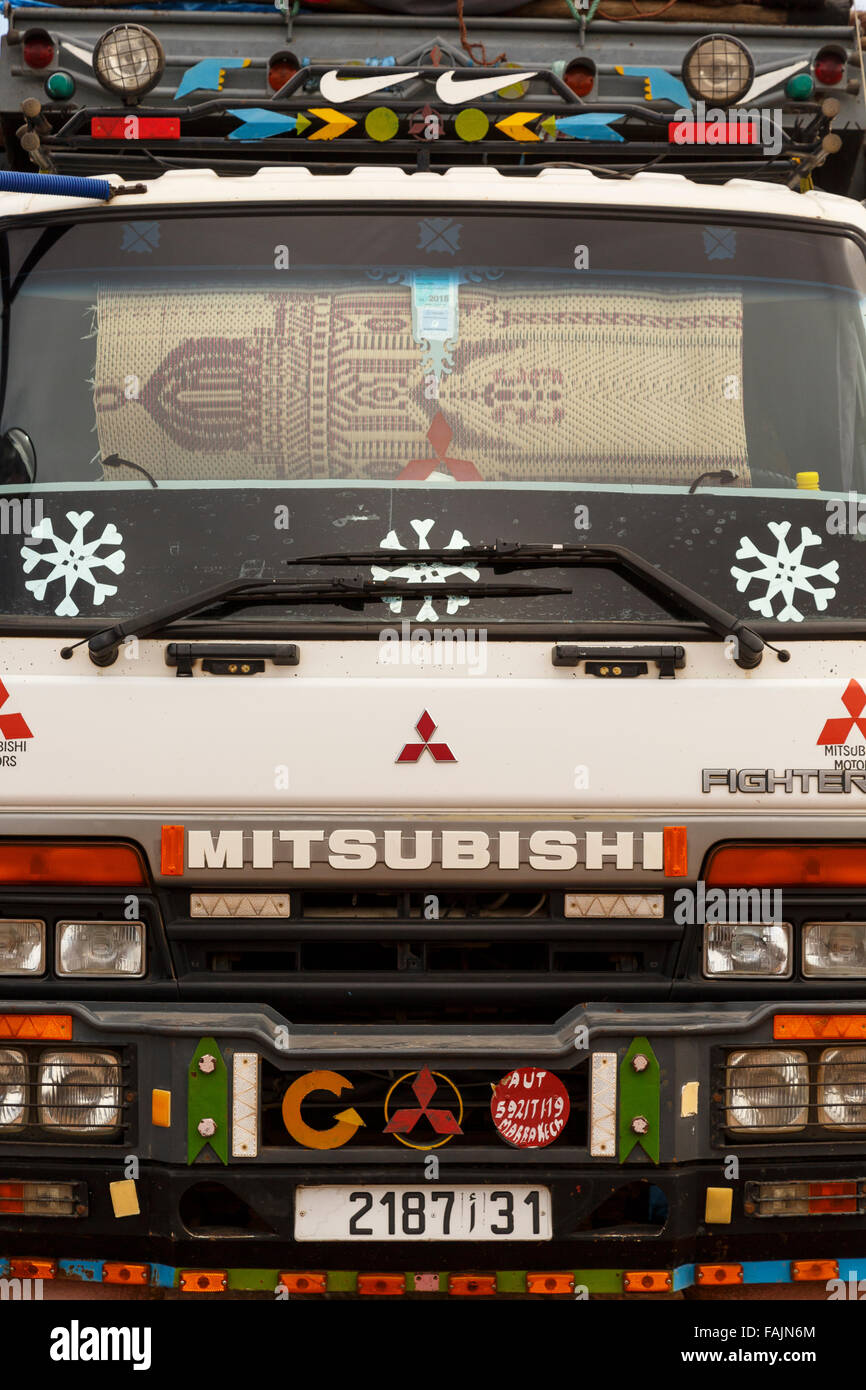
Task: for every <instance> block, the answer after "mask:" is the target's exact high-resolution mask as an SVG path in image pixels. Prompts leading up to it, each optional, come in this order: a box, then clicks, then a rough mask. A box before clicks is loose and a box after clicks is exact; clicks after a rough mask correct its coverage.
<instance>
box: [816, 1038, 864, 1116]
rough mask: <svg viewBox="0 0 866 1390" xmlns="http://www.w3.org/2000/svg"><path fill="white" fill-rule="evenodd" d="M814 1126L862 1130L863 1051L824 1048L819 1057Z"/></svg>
mask: <svg viewBox="0 0 866 1390" xmlns="http://www.w3.org/2000/svg"><path fill="white" fill-rule="evenodd" d="M818 1123H819V1124H822V1125H826V1126H827V1128H828V1129H866V1047H828V1048H827V1050H826V1051H825V1052H822V1053H821V1059H820V1064H819V1067H818Z"/></svg>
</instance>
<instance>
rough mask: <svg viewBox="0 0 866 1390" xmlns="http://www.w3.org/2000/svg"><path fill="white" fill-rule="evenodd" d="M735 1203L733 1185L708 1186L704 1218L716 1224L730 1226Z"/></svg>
mask: <svg viewBox="0 0 866 1390" xmlns="http://www.w3.org/2000/svg"><path fill="white" fill-rule="evenodd" d="M733 1205H734V1189H733V1188H732V1187H708V1188H707V1200H706V1206H705V1207H704V1220H705V1221H706V1222H708V1223H712V1224H713V1225H715V1226H729V1225H730V1222H731V1211H732V1210H733Z"/></svg>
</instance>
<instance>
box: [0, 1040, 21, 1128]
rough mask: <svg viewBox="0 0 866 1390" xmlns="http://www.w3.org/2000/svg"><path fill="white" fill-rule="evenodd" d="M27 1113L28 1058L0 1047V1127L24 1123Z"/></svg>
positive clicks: (9, 1048)
mask: <svg viewBox="0 0 866 1390" xmlns="http://www.w3.org/2000/svg"><path fill="white" fill-rule="evenodd" d="M26 1115H27V1059H26V1058H25V1056H24V1053H23V1052H16V1051H14V1050H13V1049H12V1048H11V1047H0V1129H11V1128H12V1126H13V1125H23V1124H24V1121H25V1118H26Z"/></svg>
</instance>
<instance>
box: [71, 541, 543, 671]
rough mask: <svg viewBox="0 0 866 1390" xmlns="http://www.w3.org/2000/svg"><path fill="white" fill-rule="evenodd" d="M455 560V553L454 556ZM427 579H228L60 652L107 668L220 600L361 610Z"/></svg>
mask: <svg viewBox="0 0 866 1390" xmlns="http://www.w3.org/2000/svg"><path fill="white" fill-rule="evenodd" d="M452 558H453V556H452ZM431 590H432V586H431V584H430V582H429V581H428V582H427V583H421V584H408V583H402V582H401V583H397V582H395V581H393V580H383V581H380V582H374V581H373V580H365V581H363V582H361V583H358V584H350V583H347V582H346V581H345V580H343V579H335V580H334V581H333V582H332V583H330V584H315V583H314V584H291V583H288V582H287V581H286V580H284V579H232V580H228V581H227V582H226V583H224V584H218V585H217V586H216V587H215V588H212V589H204V590H203V591H202V592H201V593H198V594H194V595H192V596H189V595H188V596H187V597H186V598H183V599H176V600H173V601H172V602H171V603H166V604H165V605H163V607H162V608H154V609H152V610H151V611H150V612H149V613H139V614H138V615H137V616H136V617H134V618H126V619H124V621H123V622H119V623H114V624H112V626H111V627H106V628H100V630H99V631H98V632H94V633H92V634H91V635H90V637H82V639H81V642H74V643H73V644H72V646H71V647H63V648H62V649H61V652H60V655H61V656H62V657H63V658H64V659H66V658H67V657H70V656H71V655H72V653H73V652H74V650H75V648H76V647H80V646H81V645H82V644H83V643H84V642H86V643H87V646H88V650H89V652H90V660H91V661H92V662H94V664H95V665H97V666H110V665H111V664H112V662H113V661H116V660H117V653H118V651H119V649H120V647H121V644H122V643H123V642H124V641H125V640H126V638H127V637H149V636H150V635H151V633H154V632H157V631H158V630H159V629H160V628H163V627H166V626H167V625H168V624H169V623H175V622H178V621H179V620H180V619H181V618H190V617H192V616H193V615H194V614H196V613H203V612H204V611H205V610H206V609H208V608H214V607H216V606H218V605H219V604H221V603H232V604H240V605H241V606H245V605H246V604H253V603H330V604H333V605H334V606H335V607H339V608H353V609H357V610H361V609H363V608H364V607H365V606H366V605H367V604H369V603H380V602H381V601H382V600H383V599H390V598H416V599H421V600H423V599H425V598H430V597H431ZM570 593H571V590H570V589H564V588H561V587H559V588H557V587H554V586H553V585H540V584H479V583H478V582H477V581H475V582H473V581H471V580H466V579H463V580H451V579H449V580H448V597H451V598H464V597H465V598H535V597H536V596H537V595H539V594H570Z"/></svg>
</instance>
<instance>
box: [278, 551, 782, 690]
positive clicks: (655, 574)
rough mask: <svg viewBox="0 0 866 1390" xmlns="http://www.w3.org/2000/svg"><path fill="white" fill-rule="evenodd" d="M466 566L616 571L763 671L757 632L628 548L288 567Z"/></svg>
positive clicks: (360, 554)
mask: <svg viewBox="0 0 866 1390" xmlns="http://www.w3.org/2000/svg"><path fill="white" fill-rule="evenodd" d="M458 556H459V558H460V563H461V564H463V565H486V566H488V567H489V568H490V569H493V570H496V571H497V572H498V573H500V574H504V573H507V572H508V571H509V570H522V569H542V568H545V569H549V568H551V567H553V568H557V569H565V568H571V567H572V566H574V567H577V566H582V565H586V566H594V567H596V568H600V569H613V570H617V571H618V572H619V573H620V574H622V575H623V576H624V577H625V578H626V579H628V581H629V582H630V583H631V585H632V586H633V588H635V589H637V590H639V591H640V592H641V593H645V594H647V595H648V596H649V597H651V598H654V599H658V598H661V599H662V600H667V601H668V602H669V603H673V604H675V605H679V607H680V608H681V609H683V610H684V611H685V612H686V613H687V614H688V615H689V617H692V618H699V619H700V620H701V622H703V623H705V624H706V626H707V627H708V628H709V629H710V631H711V632H714V633H715V634H716V636H717V637H721V638H726V637H736V639H737V648H736V651H737V654H736V656H735V657H734V661H735V663H736V665H737V666H739V667H741V668H742V669H743V670H745V671H750V670H752V669H753V668H754V667H755V666H760V664H761V658H762V656H763V652H764V646H765V643H764V641H763V640H762V638H760V637H759V636H758V634H757V632H755V631H753V629H752V628H750V627H748V626H747V624H746V623H744V622H743V620H742V618H737V617H736V616H735V615H734V614H733V613H729V612H728V611H727V610H726V609H724V608H720V607H719V605H718V604H717V603H713V601H712V600H711V599H708V598H704V596H703V594H699V593H698V591H697V589H693V588H692V587H691V586H690V585H689V584H684V583H683V582H682V580H680V579H674V577H673V575H671V574H667V573H666V572H665V570H661V569H658V568H657V567H656V566H655V565H654V564H652V563H651V562H650V561H649V560H645V559H644V557H643V556H642V555H638V553H637V551H634V550H629V549H628V548H627V547H626V546H624V545H592V544H590V543H588V542H585V543H582V544H580V545H521V544H519V543H518V542H516V541H503V540H498V541H496V542H495V544H494V545H476V546H469V547H467V548H466V549H464V550H395V551H393V552H389V551H382V550H354V551H349V552H348V553H345V554H342V555H341V554H339V552H337V553H334V554H327V555H299V556H297V558H293V559H291V560H286V564H287V565H381V564H383V563H387V562H388V561H390V560H392V558H393V559H399V562H400V564H401V565H406V564H423V565H426V566H428V567H429V566H430V565H431V564H433V565H437V564H443V565H444V564H453V563H454V560H455V558H456V557H458Z"/></svg>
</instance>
